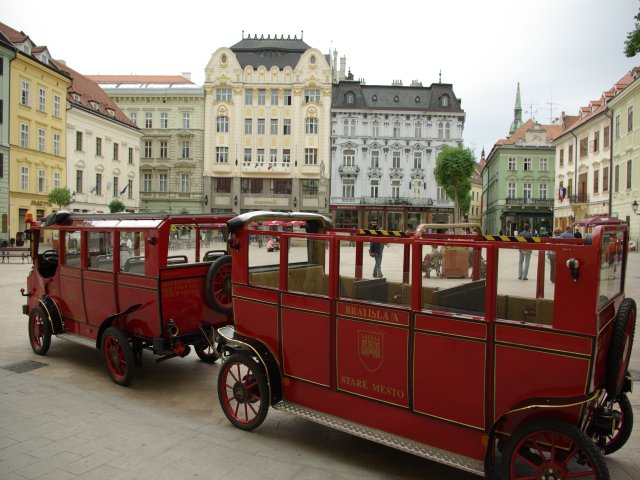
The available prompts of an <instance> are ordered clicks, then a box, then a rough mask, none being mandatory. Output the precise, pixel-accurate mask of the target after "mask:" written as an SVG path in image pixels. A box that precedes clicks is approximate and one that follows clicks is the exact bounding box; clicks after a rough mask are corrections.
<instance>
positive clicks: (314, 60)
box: [310, 55, 316, 65]
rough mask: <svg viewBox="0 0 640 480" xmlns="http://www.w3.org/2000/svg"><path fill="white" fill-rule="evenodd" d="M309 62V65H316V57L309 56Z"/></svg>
mask: <svg viewBox="0 0 640 480" xmlns="http://www.w3.org/2000/svg"><path fill="white" fill-rule="evenodd" d="M310 62H311V65H314V64H315V63H316V56H315V55H311V59H310Z"/></svg>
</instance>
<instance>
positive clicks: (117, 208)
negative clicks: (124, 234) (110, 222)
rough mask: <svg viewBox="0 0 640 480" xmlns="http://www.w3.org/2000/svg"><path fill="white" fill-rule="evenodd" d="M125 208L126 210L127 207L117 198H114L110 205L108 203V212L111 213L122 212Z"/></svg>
mask: <svg viewBox="0 0 640 480" xmlns="http://www.w3.org/2000/svg"><path fill="white" fill-rule="evenodd" d="M125 208H127V206H126V205H125V204H124V203H122V202H121V201H120V200H118V199H117V198H114V199H113V200H111V203H109V211H110V212H111V213H118V212H124V209H125Z"/></svg>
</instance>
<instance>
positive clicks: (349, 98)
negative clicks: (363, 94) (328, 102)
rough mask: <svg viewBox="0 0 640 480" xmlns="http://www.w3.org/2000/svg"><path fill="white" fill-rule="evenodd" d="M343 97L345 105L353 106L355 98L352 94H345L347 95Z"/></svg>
mask: <svg viewBox="0 0 640 480" xmlns="http://www.w3.org/2000/svg"><path fill="white" fill-rule="evenodd" d="M344 97H345V101H346V103H349V104H353V103H355V101H356V96H355V95H354V94H353V92H347V94H346V95H345V96H344Z"/></svg>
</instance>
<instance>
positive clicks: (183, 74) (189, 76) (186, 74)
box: [182, 72, 191, 81]
mask: <svg viewBox="0 0 640 480" xmlns="http://www.w3.org/2000/svg"><path fill="white" fill-rule="evenodd" d="M182 77H184V78H186V79H187V80H189V81H191V72H182Z"/></svg>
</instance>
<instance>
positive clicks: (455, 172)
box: [434, 145, 476, 223]
mask: <svg viewBox="0 0 640 480" xmlns="http://www.w3.org/2000/svg"><path fill="white" fill-rule="evenodd" d="M475 164H476V160H475V157H474V155H473V152H472V151H471V150H470V149H469V148H465V147H462V146H461V147H456V148H454V147H449V146H447V145H445V146H444V147H442V150H441V151H440V153H439V154H438V158H437V159H436V168H435V171H434V174H435V177H436V181H437V182H438V184H439V185H440V186H441V187H442V188H444V191H445V192H446V194H447V196H448V197H449V198H451V199H453V204H454V206H453V221H454V222H456V223H457V222H459V221H460V218H461V215H460V212H461V211H467V210H468V209H469V202H470V201H471V199H470V192H471V175H472V174H473V168H474V166H475ZM465 205H466V207H465ZM465 208H466V210H465Z"/></svg>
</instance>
